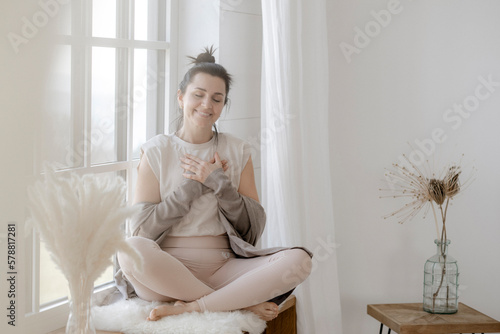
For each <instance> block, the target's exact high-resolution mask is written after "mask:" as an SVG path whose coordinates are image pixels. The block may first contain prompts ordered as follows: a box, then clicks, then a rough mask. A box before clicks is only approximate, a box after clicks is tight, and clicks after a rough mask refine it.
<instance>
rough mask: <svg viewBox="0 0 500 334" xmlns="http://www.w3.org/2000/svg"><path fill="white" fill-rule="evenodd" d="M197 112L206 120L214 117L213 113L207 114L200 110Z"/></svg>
mask: <svg viewBox="0 0 500 334" xmlns="http://www.w3.org/2000/svg"><path fill="white" fill-rule="evenodd" d="M196 112H197V113H198V115H200V116H201V117H204V118H208V117H211V116H212V114H211V113H207V112H203V111H199V110H196Z"/></svg>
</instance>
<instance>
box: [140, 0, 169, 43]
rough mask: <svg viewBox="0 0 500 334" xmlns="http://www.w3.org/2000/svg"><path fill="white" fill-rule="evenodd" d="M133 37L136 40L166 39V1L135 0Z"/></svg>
mask: <svg viewBox="0 0 500 334" xmlns="http://www.w3.org/2000/svg"><path fill="white" fill-rule="evenodd" d="M134 10H135V13H134V38H135V39H138V40H149V41H165V40H166V31H167V28H166V21H165V20H166V1H165V0H136V1H135V9H134Z"/></svg>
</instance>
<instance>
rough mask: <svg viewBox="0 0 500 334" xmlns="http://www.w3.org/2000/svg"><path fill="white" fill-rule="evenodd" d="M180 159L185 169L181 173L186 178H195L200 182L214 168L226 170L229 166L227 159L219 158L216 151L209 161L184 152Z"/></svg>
mask: <svg viewBox="0 0 500 334" xmlns="http://www.w3.org/2000/svg"><path fill="white" fill-rule="evenodd" d="M180 160H181V167H182V168H184V171H185V172H184V173H183V174H182V175H183V176H184V177H185V178H186V179H191V180H195V181H198V182H201V183H205V180H206V179H207V177H208V176H209V175H210V174H212V172H213V171H215V170H216V169H219V168H222V169H223V170H224V171H226V170H227V169H228V168H229V166H228V163H227V161H226V160H221V159H220V157H219V153H217V152H216V153H215V155H214V157H213V158H212V160H210V161H205V160H202V159H200V158H198V157H195V156H194V155H191V154H186V155H185V156H184V157H182V158H181V159H180Z"/></svg>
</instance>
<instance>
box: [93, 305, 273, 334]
mask: <svg viewBox="0 0 500 334" xmlns="http://www.w3.org/2000/svg"><path fill="white" fill-rule="evenodd" d="M160 304H161V303H159V302H152V303H151V302H146V301H143V300H141V299H139V298H133V299H129V300H122V301H119V302H116V303H114V304H111V305H106V306H95V307H93V308H92V317H93V321H94V325H95V328H96V329H98V330H105V331H117V332H123V333H125V334H160V333H161V334H241V333H243V332H245V331H246V332H248V333H250V334H261V333H262V332H263V331H264V330H265V328H266V322H265V321H264V320H262V319H260V318H259V317H258V316H256V315H255V314H254V313H252V312H249V311H233V312H205V313H185V314H181V315H176V316H170V317H164V318H162V319H160V320H158V321H147V320H146V318H147V316H148V315H149V312H150V311H151V310H152V309H153V308H154V307H155V306H157V305H160Z"/></svg>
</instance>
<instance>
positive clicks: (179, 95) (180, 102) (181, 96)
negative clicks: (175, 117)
mask: <svg viewBox="0 0 500 334" xmlns="http://www.w3.org/2000/svg"><path fill="white" fill-rule="evenodd" d="M183 98H184V95H183V94H182V92H181V90H180V89H178V90H177V103H179V107H180V108H181V110H182V109H184V101H183Z"/></svg>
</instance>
